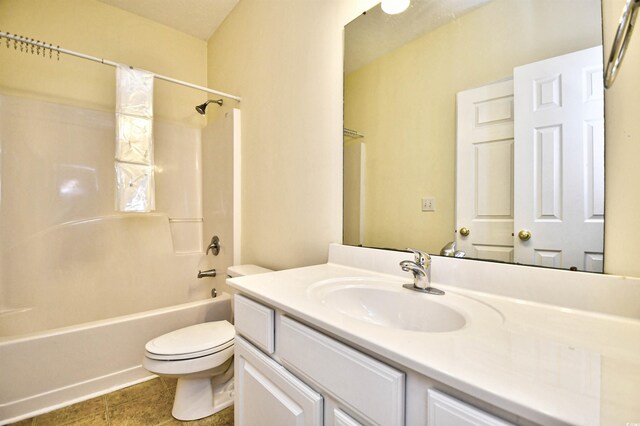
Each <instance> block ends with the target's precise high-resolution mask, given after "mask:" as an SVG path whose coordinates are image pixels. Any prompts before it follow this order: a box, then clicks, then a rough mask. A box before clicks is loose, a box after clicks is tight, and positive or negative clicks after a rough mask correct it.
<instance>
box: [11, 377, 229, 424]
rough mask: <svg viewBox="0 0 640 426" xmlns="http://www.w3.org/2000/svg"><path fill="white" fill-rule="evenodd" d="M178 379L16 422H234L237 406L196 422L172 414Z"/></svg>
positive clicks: (162, 380) (139, 386)
mask: <svg viewBox="0 0 640 426" xmlns="http://www.w3.org/2000/svg"><path fill="white" fill-rule="evenodd" d="M175 390H176V380H172V379H165V378H164V377H163V378H156V379H153V380H149V381H147V382H143V383H140V384H137V385H134V386H131V387H128V388H124V389H120V390H119V391H116V392H112V393H110V394H107V395H103V396H99V397H97V398H94V399H90V400H88V401H84V402H79V403H77V404H74V405H70V406H68V407H65V408H61V409H59V410H56V411H52V412H50V413H46V414H42V415H40V416H36V417H34V418H31V419H26V420H22V421H21V422H18V423H13V425H19V426H27V425H38V426H42V425H50V426H62V425H78V426H79V425H82V426H84V425H87V426H103V425H111V426H135V425H148V426H155V425H190V426H191V425H193V426H204V425H207V426H233V407H229V408H226V409H224V410H222V411H220V412H218V413H216V414H214V415H213V416H210V417H206V418H204V419H200V420H195V421H192V422H181V421H178V420H176V419H174V418H173V417H171V406H172V405H173V395H174V394H175Z"/></svg>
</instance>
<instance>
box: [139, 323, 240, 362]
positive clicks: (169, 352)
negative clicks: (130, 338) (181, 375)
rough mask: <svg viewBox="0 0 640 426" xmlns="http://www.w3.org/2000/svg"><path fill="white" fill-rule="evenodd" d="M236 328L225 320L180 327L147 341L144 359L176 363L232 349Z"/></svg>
mask: <svg viewBox="0 0 640 426" xmlns="http://www.w3.org/2000/svg"><path fill="white" fill-rule="evenodd" d="M234 337H235V328H234V327H233V325H231V323H229V322H228V321H213V322H206V323H202V324H196V325H192V326H189V327H185V328H181V329H179V330H175V331H172V332H170V333H167V334H163V335H162V336H160V337H156V338H155V339H152V340H150V341H149V342H147V344H146V345H145V356H146V357H147V358H150V359H155V360H159V361H179V360H189V359H194V358H200V357H204V356H207V355H212V354H215V353H218V352H221V351H224V350H225V349H227V348H230V347H232V346H233V339H234Z"/></svg>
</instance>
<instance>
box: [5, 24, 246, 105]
mask: <svg viewBox="0 0 640 426" xmlns="http://www.w3.org/2000/svg"><path fill="white" fill-rule="evenodd" d="M3 37H4V38H6V39H9V40H13V41H14V47H16V48H17V43H18V42H20V43H26V44H30V45H32V46H38V47H39V48H42V49H43V55H44V51H45V50H49V51H52V50H53V51H56V52H60V53H64V54H67V55H71V56H76V57H78V58H82V59H88V60H90V61H93V62H99V63H101V64H104V65H110V66H112V67H116V66H118V65H120V64H118V63H117V62H113V61H109V60H106V59H103V58H97V57H95V56H89V55H85V54H84V53H80V52H74V51H73V50H67V49H64V48H62V47H60V46H54V45H52V44H49V43H45V42H42V41H40V40H33V39H30V38H27V37H23V36H19V35H16V34H10V33H5V32H3V31H0V39H1V38H3ZM7 43H8V42H7ZM7 46H8V44H7ZM131 68H133V67H131ZM138 69H140V68H138ZM147 72H149V73H151V74H153V76H154V77H155V78H157V79H159V80H164V81H169V82H171V83H176V84H179V85H181V86H186V87H191V88H192V89H196V90H202V91H203V92H207V93H211V94H214V95H218V96H224V97H225V98H229V99H234V100H236V101H238V102H240V101H241V100H242V98H241V97H240V96H235V95H230V94H229V93H224V92H220V91H218V90H213V89H209V88H208V87H204V86H198V85H197V84H192V83H188V82H186V81H182V80H177V79H175V78H171V77H167V76H165V75H161V74H156V73H154V72H150V71H147Z"/></svg>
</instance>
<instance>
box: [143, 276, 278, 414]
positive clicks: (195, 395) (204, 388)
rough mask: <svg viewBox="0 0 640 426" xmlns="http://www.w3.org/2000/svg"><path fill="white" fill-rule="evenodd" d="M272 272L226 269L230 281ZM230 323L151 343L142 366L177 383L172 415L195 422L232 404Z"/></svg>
mask: <svg viewBox="0 0 640 426" xmlns="http://www.w3.org/2000/svg"><path fill="white" fill-rule="evenodd" d="M263 272H270V270H269V269H265V268H261V267H259V266H256V265H238V266H232V267H230V268H228V269H227V274H228V275H229V276H230V277H239V276H244V275H250V274H259V273H263ZM234 337H235V329H234V327H233V325H231V323H229V322H228V321H213V322H206V323H202V324H196V325H192V326H189V327H185V328H181V329H179V330H175V331H172V332H170V333H167V334H163V335H162V336H160V337H156V338H155V339H152V340H150V341H149V342H147V344H146V345H145V352H144V355H145V356H144V359H143V360H142V366H143V367H144V368H146V369H147V370H149V371H150V372H151V373H154V374H157V375H159V376H165V377H174V378H177V379H178V385H177V388H176V397H175V400H174V401H173V409H172V411H171V414H172V415H173V417H175V418H176V419H178V420H184V421H187V420H196V419H201V418H203V417H207V416H210V415H212V414H213V413H216V412H218V411H220V410H222V409H224V408H226V407H228V406H230V405H231V404H233V340H234Z"/></svg>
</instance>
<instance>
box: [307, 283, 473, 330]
mask: <svg viewBox="0 0 640 426" xmlns="http://www.w3.org/2000/svg"><path fill="white" fill-rule="evenodd" d="M309 290H310V291H309V294H310V296H311V297H313V298H316V299H318V301H319V302H320V303H322V304H323V305H325V306H326V307H328V308H331V309H333V310H336V311H338V312H340V313H342V314H344V315H347V316H349V317H351V318H355V319H358V320H362V321H366V322H369V323H371V324H376V325H379V326H383V327H391V328H398V329H402V330H410V331H420V332H430V333H439V332H447V331H455V330H459V329H461V328H462V327H464V326H465V324H466V323H467V320H466V319H465V317H464V316H463V315H462V314H461V313H460V312H458V310H456V309H454V308H453V307H451V306H448V305H447V304H446V300H447V297H448V296H447V295H444V296H434V295H426V294H421V293H417V292H413V291H411V290H406V289H403V288H402V285H401V284H398V283H389V282H387V281H384V280H377V279H357V278H352V279H340V280H327V281H323V282H319V283H316V284H315V285H314V286H312V287H311V288H310V289H309ZM443 302H444V303H443Z"/></svg>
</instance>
